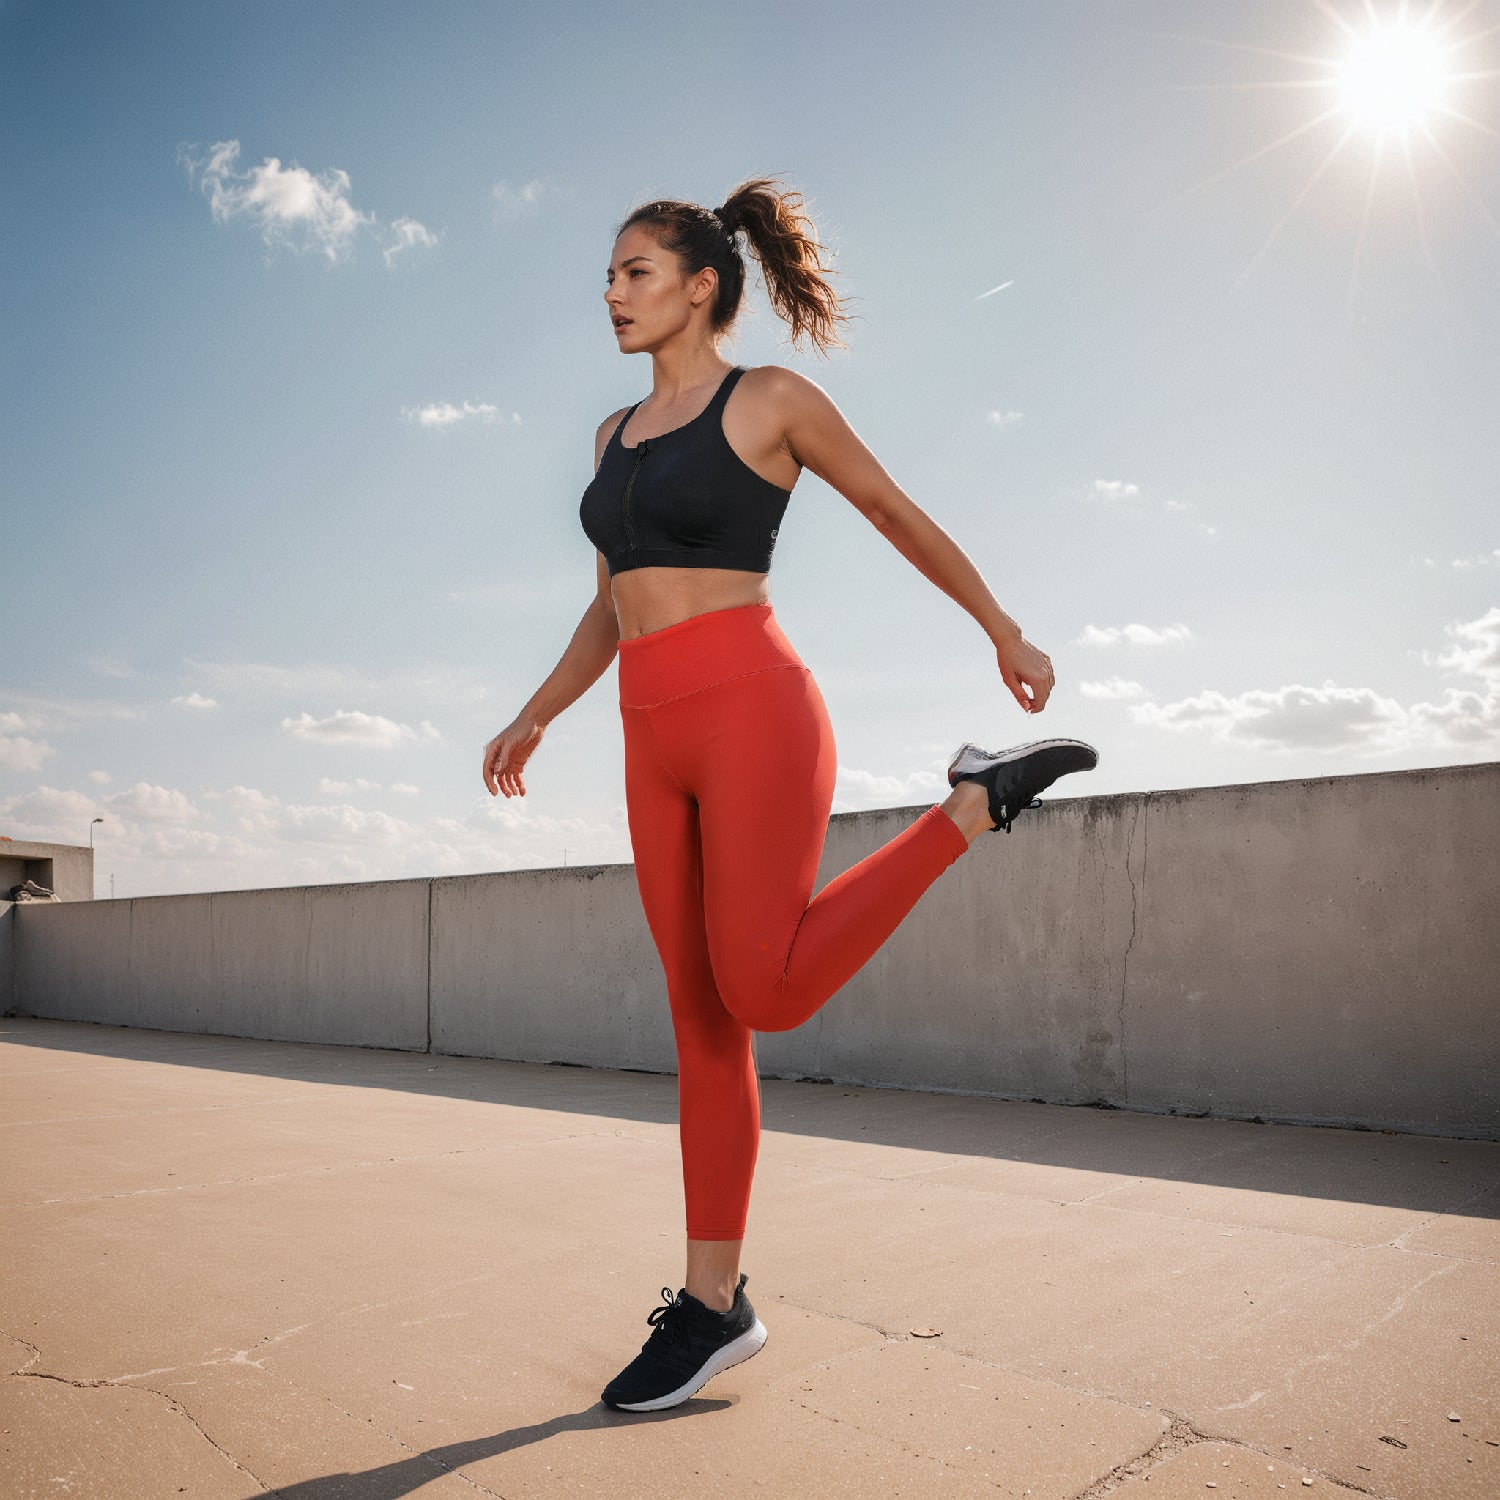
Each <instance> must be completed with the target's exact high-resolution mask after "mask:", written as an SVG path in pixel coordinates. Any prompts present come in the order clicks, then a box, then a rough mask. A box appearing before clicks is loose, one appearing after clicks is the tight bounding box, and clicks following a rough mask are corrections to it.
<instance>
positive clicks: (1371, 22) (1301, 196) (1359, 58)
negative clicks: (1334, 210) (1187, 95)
mask: <svg viewBox="0 0 1500 1500" xmlns="http://www.w3.org/2000/svg"><path fill="white" fill-rule="evenodd" d="M1497 3H1500V0H1424V3H1423V14H1422V15H1421V16H1420V18H1418V17H1416V16H1415V15H1414V14H1412V12H1413V11H1415V9H1416V8H1417V0H1342V3H1341V0H1309V6H1308V8H1309V11H1310V12H1312V13H1315V14H1316V15H1318V16H1321V18H1322V20H1323V21H1324V22H1326V23H1327V25H1328V26H1329V28H1330V29H1331V30H1332V32H1333V34H1334V35H1333V38H1332V40H1333V41H1334V43H1335V45H1334V46H1333V48H1331V49H1330V50H1329V51H1325V52H1315V51H1312V50H1310V49H1309V50H1300V51H1289V50H1285V49H1282V48H1277V47H1271V46H1266V45H1262V44H1251V43H1247V42H1230V41H1220V40H1218V39H1216V38H1210V37H1196V38H1193V39H1192V40H1195V41H1199V42H1206V43H1207V44H1209V45H1211V46H1220V47H1226V48H1229V49H1231V50H1234V51H1239V52H1244V53H1248V54H1253V55H1256V56H1261V57H1274V58H1278V59H1280V60H1282V61H1283V62H1290V63H1294V64H1296V65H1297V66H1298V68H1299V69H1301V70H1304V71H1303V76H1301V77H1295V76H1294V77H1287V76H1285V75H1283V76H1281V77H1271V78H1266V77H1262V78H1256V79H1246V80H1242V81H1234V82H1222V83H1195V84H1182V85H1178V87H1180V88H1183V89H1195V90H1196V89H1203V90H1212V91H1215V92H1217V91H1220V90H1227V91H1248V90H1274V91H1277V92H1283V91H1286V92H1289V93H1292V94H1296V93H1302V94H1303V95H1304V97H1307V98H1308V99H1309V102H1310V103H1311V104H1312V110H1311V112H1310V113H1309V114H1306V115H1304V116H1303V118H1302V119H1301V120H1300V121H1297V122H1291V121H1289V122H1288V125H1287V128H1286V129H1285V130H1284V131H1282V133H1281V134H1280V135H1278V136H1276V137H1275V139H1273V140H1270V141H1267V142H1266V143H1265V144H1264V145H1262V146H1259V147H1257V148H1256V149H1255V150H1254V151H1251V152H1249V153H1248V154H1247V155H1245V156H1242V157H1240V159H1239V160H1238V161H1233V162H1230V163H1229V165H1228V166H1226V167H1223V168H1222V169H1221V170H1219V171H1217V172H1214V173H1212V174H1210V175H1209V176H1207V177H1204V178H1201V179H1200V180H1199V181H1198V182H1196V183H1194V184H1193V185H1192V186H1191V187H1189V188H1187V189H1186V190H1185V192H1187V193H1191V192H1195V191H1197V190H1198V189H1200V188H1203V187H1206V186H1207V185H1208V184H1209V183H1212V182H1217V181H1219V179H1220V178H1223V177H1227V176H1229V175H1230V173H1232V172H1237V171H1239V170H1240V169H1242V168H1244V167H1247V166H1249V165H1250V164H1251V163H1252V162H1256V161H1260V160H1262V159H1263V158H1265V157H1267V156H1270V155H1271V154H1272V153H1273V152H1278V151H1280V150H1282V149H1283V148H1284V147H1287V146H1290V145H1292V144H1293V143H1294V142H1297V143H1299V145H1298V149H1299V150H1305V149H1306V148H1307V147H1308V146H1309V145H1310V144H1313V143H1314V142H1317V141H1318V137H1319V136H1320V135H1321V136H1322V137H1323V140H1324V142H1326V144H1323V143H1318V144H1316V145H1315V146H1314V150H1315V152H1316V153H1317V156H1316V159H1315V164H1314V165H1312V166H1311V168H1310V170H1309V171H1308V174H1307V177H1306V179H1305V180H1304V181H1303V183H1302V184H1301V186H1300V188H1298V189H1297V190H1296V193H1295V196H1294V197H1293V198H1292V201H1291V202H1290V204H1289V205H1288V206H1287V209H1286V211H1285V213H1283V214H1282V215H1281V218H1280V219H1279V220H1278V221H1277V223H1276V224H1275V225H1274V226H1273V227H1272V229H1271V231H1270V233H1269V234H1268V235H1267V236H1266V238H1265V240H1264V242H1263V243H1262V244H1261V247H1260V249H1259V250H1257V251H1256V253H1255V254H1254V256H1252V257H1251V259H1250V261H1249V263H1248V264H1247V265H1245V266H1244V268H1243V269H1242V270H1241V272H1240V274H1239V276H1238V277H1237V279H1236V286H1243V285H1244V283H1245V282H1246V280H1248V278H1249V276H1250V274H1251V272H1252V271H1253V270H1254V269H1255V267H1256V265H1257V264H1258V263H1259V262H1260V260H1261V258H1262V257H1263V256H1264V255H1265V254H1266V252H1267V251H1268V250H1269V249H1270V248H1271V246H1272V244H1273V243H1274V242H1275V240H1276V238H1277V236H1278V235H1279V234H1280V233H1281V231H1282V230H1283V229H1284V228H1285V227H1286V224H1287V222H1288V221H1289V220H1290V219H1291V218H1292V216H1293V215H1294V214H1295V213H1296V212H1297V210H1298V208H1299V207H1300V206H1301V204H1302V203H1303V202H1304V201H1305V200H1306V199H1307V197H1308V196H1309V195H1310V194H1311V193H1312V191H1313V189H1314V188H1315V187H1317V185H1318V183H1319V182H1320V181H1321V180H1322V179H1324V178H1325V177H1327V178H1328V179H1329V181H1330V183H1336V181H1337V179H1339V178H1342V179H1343V180H1344V185H1343V186H1337V185H1335V186H1334V187H1333V191H1334V192H1336V193H1343V194H1344V196H1345V197H1346V199H1347V197H1348V196H1349V191H1348V185H1347V184H1348V180H1349V174H1350V172H1351V171H1352V172H1353V173H1355V174H1359V175H1362V176H1363V177H1364V191H1363V194H1362V198H1363V203H1362V208H1361V210H1360V212H1359V214H1358V223H1357V240H1356V243H1355V247H1354V262H1353V265H1352V266H1351V269H1350V279H1349V305H1350V307H1351V309H1352V308H1353V306H1354V297H1355V286H1356V281H1357V279H1358V273H1359V264H1360V260H1361V258H1362V255H1363V253H1364V247H1365V241H1366V238H1367V236H1368V234H1369V232H1370V226H1371V224H1372V221H1374V220H1375V218H1376V206H1377V202H1385V203H1386V204H1387V206H1388V205H1389V199H1388V196H1387V195H1388V194H1389V193H1390V192H1391V191H1393V190H1394V191H1395V192H1396V193H1398V194H1400V193H1407V194H1409V195H1410V201H1411V206H1412V209H1413V211H1414V219H1415V224H1416V229H1417V233H1418V235H1419V237H1420V240H1421V244H1422V253H1423V255H1424V257H1425V259H1426V261H1427V263H1428V264H1429V265H1430V266H1433V265H1435V257H1434V255H1433V252H1432V248H1431V245H1430V243H1429V239H1428V234H1427V223H1426V220H1427V209H1426V207H1425V206H1424V204H1423V199H1422V187H1423V179H1424V177H1426V176H1428V175H1430V174H1431V173H1432V172H1445V173H1446V174H1447V175H1448V176H1449V177H1450V178H1451V179H1452V180H1453V181H1454V182H1455V183H1457V185H1458V187H1459V188H1460V190H1461V191H1462V192H1463V194H1464V196H1465V197H1466V198H1467V199H1468V200H1469V202H1470V203H1471V204H1472V205H1473V206H1474V207H1475V208H1476V209H1477V210H1478V212H1479V213H1480V215H1481V216H1482V217H1483V219H1484V221H1485V222H1486V224H1488V226H1489V228H1490V230H1491V231H1492V232H1493V233H1494V234H1495V236H1496V237H1497V238H1500V220H1497V219H1496V216H1495V214H1494V212H1493V211H1492V210H1491V207H1490V204H1489V203H1488V202H1487V201H1486V195H1485V194H1484V193H1483V192H1481V191H1480V189H1478V188H1477V187H1475V185H1474V184H1473V183H1472V182H1471V181H1470V180H1469V177H1468V175H1467V173H1466V172H1465V170H1464V167H1465V166H1466V165H1470V166H1471V169H1472V166H1473V165H1477V162H1475V163H1469V162H1465V161H1464V157H1465V156H1466V155H1468V156H1473V154H1474V153H1473V150H1472V149H1467V150H1466V147H1467V148H1473V147H1474V146H1475V145H1476V142H1475V141H1474V136H1475V135H1476V134H1477V135H1479V136H1484V137H1488V138H1489V139H1490V140H1500V130H1496V129H1495V127H1494V126H1493V125H1491V124H1489V123H1488V122H1487V121H1485V120H1483V119H1477V118H1475V116H1474V115H1473V114H1471V113H1470V112H1469V111H1470V109H1472V108H1474V107H1476V106H1477V107H1478V108H1480V109H1484V108H1486V106H1488V107H1489V108H1490V109H1493V108H1494V104H1495V85H1494V82H1493V80H1495V79H1500V68H1497V67H1494V66H1489V67H1486V66H1484V65H1483V64H1484V62H1485V53H1486V52H1493V51H1494V48H1495V42H1494V41H1493V40H1492V38H1494V37H1495V36H1496V34H1497V33H1500V24H1495V23H1494V22H1493V21H1492V20H1490V16H1493V14H1494V6H1495V5H1496V4H1497ZM1486 11H1488V12H1489V15H1488V16H1487V15H1486ZM1476 12H1477V14H1476ZM1487 20H1489V21H1490V23H1489V24H1485V22H1486V21H1487ZM1314 45H1316V44H1314ZM1465 135H1467V140H1465V139H1464V136H1465ZM1330 136H1331V137H1332V138H1331V139H1330V138H1329V137H1330ZM1478 144H1481V145H1482V142H1481V143H1478ZM1455 151H1457V153H1458V157H1459V159H1458V160H1455V156H1454V152H1455ZM1179 196H1182V195H1179ZM1384 217H1385V221H1386V222H1387V223H1388V222H1389V214H1388V213H1387V214H1386V215H1385V216H1384ZM1325 222H1326V220H1325Z"/></svg>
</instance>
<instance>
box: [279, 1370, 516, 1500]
mask: <svg viewBox="0 0 1500 1500" xmlns="http://www.w3.org/2000/svg"><path fill="white" fill-rule="evenodd" d="M266 1373H267V1374H268V1375H270V1376H272V1378H273V1379H276V1380H279V1381H281V1383H282V1384H283V1385H285V1386H288V1387H290V1388H291V1389H292V1390H294V1391H296V1392H297V1394H298V1395H300V1396H302V1397H303V1398H304V1399H306V1400H314V1401H322V1402H323V1403H324V1404H325V1405H327V1406H331V1407H332V1408H333V1409H334V1410H335V1411H336V1412H338V1414H339V1415H340V1416H341V1417H347V1418H348V1419H349V1421H351V1422H363V1423H364V1424H365V1426H366V1427H368V1428H369V1429H370V1430H371V1431H372V1432H374V1433H375V1434H376V1435H377V1436H378V1437H381V1438H383V1439H384V1440H385V1441H386V1442H388V1443H390V1444H391V1445H392V1446H393V1447H396V1448H400V1449H402V1450H403V1451H404V1452H406V1453H409V1454H410V1455H411V1456H412V1458H414V1459H416V1460H417V1461H418V1462H421V1463H426V1464H430V1465H431V1466H432V1467H433V1468H434V1469H436V1470H437V1471H438V1472H439V1473H440V1474H449V1475H452V1477H453V1478H455V1479H462V1480H463V1481H464V1483H465V1484H467V1485H469V1486H471V1487H472V1488H473V1489H475V1490H477V1491H478V1492H479V1493H480V1494H481V1495H488V1496H490V1497H491V1500H505V1496H504V1495H502V1494H501V1493H500V1491H499V1490H492V1489H490V1488H489V1487H488V1486H487V1485H483V1484H481V1483H480V1482H479V1481H478V1480H477V1479H475V1478H474V1476H473V1475H472V1474H465V1473H464V1472H463V1470H462V1469H460V1468H455V1467H454V1466H453V1465H451V1464H447V1463H444V1462H443V1460H442V1459H440V1458H439V1457H438V1456H437V1455H436V1454H434V1453H431V1452H427V1451H424V1450H422V1449H420V1448H414V1447H413V1446H412V1445H411V1444H410V1443H408V1442H406V1441H405V1440H404V1439H402V1438H399V1437H397V1436H396V1435H395V1434H394V1433H391V1432H384V1431H382V1430H381V1429H380V1428H379V1427H377V1426H376V1425H375V1419H374V1418H373V1417H361V1416H357V1415H356V1414H355V1413H354V1412H352V1411H347V1410H345V1408H344V1407H342V1406H340V1405H339V1404H338V1402H337V1401H335V1400H334V1399H333V1397H332V1396H330V1395H328V1393H327V1392H326V1391H313V1390H309V1389H308V1388H307V1387H306V1386H301V1385H298V1384H297V1382H296V1381H295V1380H292V1379H291V1378H290V1377H289V1376H287V1375H283V1374H282V1373H281V1372H280V1371H279V1370H268V1371H267V1372H266ZM350 1477H351V1478H353V1477H356V1476H353V1475H351V1476H350ZM278 1493H279V1492H278Z"/></svg>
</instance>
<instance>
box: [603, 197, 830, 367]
mask: <svg viewBox="0 0 1500 1500" xmlns="http://www.w3.org/2000/svg"><path fill="white" fill-rule="evenodd" d="M779 187H780V184H779V183H778V182H777V181H776V179H774V178H770V177H752V178H750V179H749V180H748V181H745V182H742V183H741V184H740V185H739V186H738V187H737V188H735V190H734V191H733V192H732V193H730V195H729V196H728V197H727V198H726V199H725V200H724V202H723V204H722V205H721V206H720V207H718V208H714V209H708V208H703V207H701V206H700V205H698V204H696V203H685V202H682V201H681V200H678V199H658V200H656V201H654V202H651V203H644V204H642V205H641V206H640V207H639V208H637V209H635V210H634V211H633V212H632V213H631V214H630V216H629V218H627V219H626V220H625V222H624V223H623V224H621V225H620V227H619V229H618V230H617V231H616V233H617V234H623V233H624V232H625V230H627V229H629V228H630V227H631V226H632V225H635V224H640V225H644V226H646V227H648V228H651V229H653V230H655V231H656V234H657V238H658V239H660V241H661V243H662V246H663V247H664V248H665V249H667V250H670V251H672V253H673V254H674V255H676V256H677V257H678V259H679V260H680V261H681V263H682V269H683V272H684V274H685V275H687V276H696V275H697V274H698V272H699V271H702V270H704V269H706V268H707V267H709V266H712V267H713V269H714V270H715V271H717V272H718V276H719V286H718V293H717V295H716V296H715V298H714V305H713V308H712V311H711V313H710V318H709V322H710V325H711V326H712V328H713V330H714V332H715V333H716V334H720V333H726V332H727V331H728V330H729V329H730V327H731V326H732V325H733V323H734V321H735V319H736V317H737V316H738V315H739V311H740V304H741V302H742V301H743V299H744V292H745V261H744V257H743V256H742V255H741V254H740V249H739V243H738V236H739V234H740V232H741V231H742V230H743V232H744V235H745V238H746V240H747V241H748V242H749V246H750V250H751V252H752V253H753V254H754V256H755V258H756V260H758V261H759V262H760V268H761V274H762V276H763V277H764V279H765V283H766V292H767V295H768V296H769V297H770V299H771V305H772V307H773V308H775V310H776V312H777V313H778V315H779V316H780V317H782V318H783V319H785V321H786V322H787V323H788V324H789V325H790V326H791V330H792V332H791V342H792V346H793V347H794V348H795V347H797V346H798V345H799V344H800V343H801V341H802V340H803V339H804V338H806V339H808V340H810V341H811V342H812V343H813V345H814V346H815V347H816V348H817V351H818V353H819V354H820V355H822V356H824V357H825V358H826V357H827V354H828V351H829V350H830V349H832V348H840V349H842V348H845V347H847V346H846V345H845V344H844V341H843V340H842V339H841V338H840V337H839V334H838V327H839V325H840V324H847V323H848V322H849V317H848V315H847V314H846V313H845V312H844V311H843V299H842V298H840V296H839V294H838V293H837V292H836V291H834V289H833V287H832V285H830V283H829V281H828V278H829V277H830V276H837V275H838V274H839V273H838V272H837V271H835V270H833V269H832V268H831V267H830V266H829V265H828V264H827V261H826V256H827V254H828V252H827V249H826V247H824V246H823V245H821V244H819V243H818V240H817V237H816V234H815V231H814V229H813V225H812V220H811V219H809V218H808V217H807V215H806V213H804V212H803V207H804V200H803V197H802V194H801V193H798V192H794V191H792V190H791V189H787V188H781V189H780V191H778V188H779Z"/></svg>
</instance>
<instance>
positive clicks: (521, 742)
mask: <svg viewBox="0 0 1500 1500" xmlns="http://www.w3.org/2000/svg"><path fill="white" fill-rule="evenodd" d="M625 410H626V408H625V407H621V408H620V410H619V411H617V412H615V413H614V414H613V415H612V416H608V417H606V418H605V419H604V420H603V421H602V422H601V423H600V424H599V430H598V431H597V432H596V433H595V434H594V472H595V473H596V474H597V473H598V472H599V463H600V461H601V460H602V459H603V457H604V447H605V444H606V443H608V441H609V435H610V433H612V432H613V431H614V428H615V423H616V422H617V421H619V419H620V418H621V417H622V416H624V414H625ZM594 556H595V559H596V561H595V564H594V597H593V599H592V600H591V601H590V603H589V607H588V608H587V609H586V610H584V612H583V618H582V619H581V620H579V622H578V625H577V627H576V628H575V630H574V631H573V639H572V640H571V641H569V642H568V649H567V650H566V651H564V652H563V654H562V659H561V660H560V661H559V662H558V664H557V665H556V666H555V667H553V669H552V670H551V672H549V673H548V674H547V680H546V681H545V682H544V683H543V684H542V685H541V687H539V688H538V689H537V690H536V692H534V693H533V694H532V695H531V697H530V698H528V699H527V701H526V706H525V707H524V708H523V709H522V710H521V712H520V713H518V714H517V715H516V716H515V718H514V719H513V720H511V722H510V723H509V724H507V725H506V726H505V728H504V729H502V730H501V731H500V733H499V734H497V735H496V736H495V737H494V739H492V740H491V741H490V742H489V744H488V745H486V746H485V747H484V764H483V767H482V768H481V772H480V774H481V775H482V776H483V778H484V787H485V790H486V791H487V792H488V793H489V794H490V796H492V797H493V796H494V795H495V793H496V792H497V791H500V792H504V793H505V795H506V796H507V797H524V796H525V795H526V780H525V777H524V776H523V775H522V774H521V773H522V768H523V767H524V766H525V764H526V762H527V761H528V760H529V759H530V758H531V752H532V751H533V750H535V749H536V747H537V746H538V745H540V744H541V742H542V735H543V733H544V732H545V730H546V728H547V726H548V725H549V724H550V723H551V722H552V721H553V720H554V719H555V718H556V717H557V716H558V714H560V713H561V712H562V711H563V710H564V709H565V708H568V707H570V706H571V705H572V704H573V703H575V702H576V701H577V700H578V699H579V698H581V697H582V696H583V695H584V693H586V692H587V691H588V690H589V688H591V687H592V686H593V685H594V684H595V683H596V682H597V681H598V680H599V679H600V677H602V676H603V675H604V672H605V669H606V668H607V667H608V666H609V664H610V662H612V661H613V660H614V659H615V653H616V652H617V651H618V650H619V647H620V622H619V617H618V616H617V615H616V614H615V601H614V595H613V593H612V592H611V591H610V583H609V569H608V567H606V566H605V562H604V554H603V553H602V552H599V551H597V550H596V551H595V553H594Z"/></svg>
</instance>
